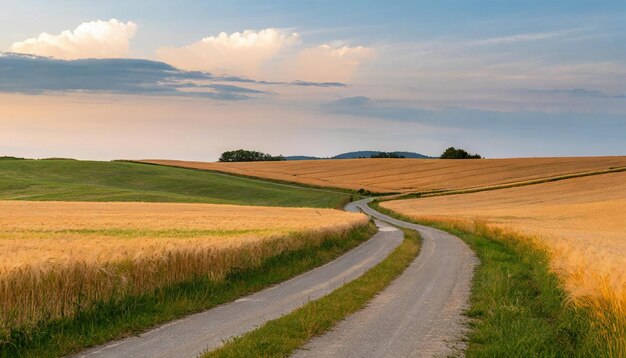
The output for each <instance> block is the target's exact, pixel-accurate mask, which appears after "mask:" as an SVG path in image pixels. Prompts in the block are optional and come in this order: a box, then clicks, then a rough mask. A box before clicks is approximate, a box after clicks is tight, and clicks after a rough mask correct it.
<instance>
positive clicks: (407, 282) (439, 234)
mask: <svg viewBox="0 0 626 358" xmlns="http://www.w3.org/2000/svg"><path fill="white" fill-rule="evenodd" d="M367 202H368V200H362V201H358V202H355V203H352V204H351V205H352V206H353V207H357V208H359V209H361V210H362V211H363V212H365V213H366V214H368V215H370V216H372V217H374V218H376V219H379V220H383V221H385V222H388V223H391V224H393V225H395V226H399V227H404V228H408V229H413V230H417V231H419V232H420V233H421V235H422V237H423V243H422V250H421V252H420V255H419V256H418V257H417V258H416V259H415V260H414V261H413V262H412V263H411V265H410V266H409V267H408V268H407V269H406V270H405V271H404V272H403V273H402V274H401V275H400V276H399V277H398V278H396V280H394V281H393V282H392V283H391V285H389V287H387V288H386V289H385V290H383V292H381V293H380V294H379V295H378V296H376V297H375V298H374V299H373V300H372V301H371V302H370V303H369V304H368V306H367V307H366V308H364V309H363V310H361V311H359V312H357V313H356V314H354V315H352V316H350V317H348V318H347V319H346V320H344V321H342V322H341V323H339V324H338V325H337V326H336V327H335V328H334V329H333V330H332V331H330V332H329V333H327V334H325V335H322V336H320V337H317V338H314V339H313V340H312V341H310V342H309V343H308V344H306V345H305V346H304V347H303V348H302V349H300V350H299V351H297V352H296V353H295V354H294V356H295V357H446V356H451V355H458V354H462V351H463V348H464V343H463V341H462V339H463V336H464V334H465V330H466V328H465V324H464V319H463V315H462V313H463V311H464V309H465V308H466V307H467V303H468V299H469V294H470V287H471V281H472V276H473V273H474V268H475V267H476V265H478V263H479V261H478V258H477V257H476V255H475V254H474V252H473V251H472V250H471V249H470V248H469V247H468V246H467V245H466V244H465V243H464V242H463V241H462V240H461V239H459V238H458V237H456V236H453V235H450V234H448V233H446V232H444V231H441V230H437V229H434V228H431V227H428V226H422V225H416V224H411V223H407V222H404V221H400V220H396V219H394V218H391V217H389V216H387V215H383V214H381V213H379V212H377V211H375V210H373V209H371V208H370V207H369V206H367Z"/></svg>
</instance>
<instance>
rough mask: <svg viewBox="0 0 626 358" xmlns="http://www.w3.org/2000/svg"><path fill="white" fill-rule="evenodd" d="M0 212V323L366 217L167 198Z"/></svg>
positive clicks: (22, 320) (251, 261) (338, 230)
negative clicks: (179, 202) (198, 202)
mask: <svg viewBox="0 0 626 358" xmlns="http://www.w3.org/2000/svg"><path fill="white" fill-rule="evenodd" d="M0 212H2V215H1V216H0V263H1V264H0V305H2V307H0V308H1V310H0V312H2V317H0V321H2V325H3V326H5V328H6V327H11V326H16V325H22V324H28V323H34V322H36V321H38V320H40V319H42V318H44V317H45V318H46V319H50V318H58V317H66V316H71V315H72V314H74V313H75V312H76V310H77V309H78V308H77V307H79V306H80V307H82V308H84V307H89V305H90V304H93V303H94V302H98V301H103V300H109V299H112V298H118V297H123V296H124V295H128V294H140V293H144V292H149V291H150V290H153V289H156V288H159V287H164V286H167V285H170V284H174V283H177V282H182V281H185V280H189V279H191V278H193V277H197V276H198V275H204V276H208V277H211V278H213V279H217V280H219V279H221V278H223V277H224V276H225V275H226V274H227V273H228V272H229V271H230V270H232V269H233V268H235V267H237V268H241V267H254V265H256V264H259V263H260V261H261V260H263V259H264V258H267V257H270V256H273V255H276V254H278V253H280V252H284V251H288V250H294V249H298V248H300V247H304V246H305V245H311V244H316V243H320V242H321V241H323V240H325V238H327V237H329V236H330V235H333V234H342V233H347V232H348V231H350V230H352V229H354V228H355V227H358V226H363V225H366V224H367V221H368V219H367V217H365V216H364V215H362V214H353V213H347V212H343V211H338V210H332V209H309V208H277V207H253V206H234V205H213V204H174V203H167V204H164V203H86V202H80V203H78V202H24V201H0ZM0 328H2V327H0Z"/></svg>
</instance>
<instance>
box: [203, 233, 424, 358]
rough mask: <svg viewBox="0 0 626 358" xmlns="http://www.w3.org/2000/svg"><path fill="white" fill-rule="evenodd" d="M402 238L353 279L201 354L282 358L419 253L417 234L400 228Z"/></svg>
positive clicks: (329, 325)
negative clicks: (363, 272)
mask: <svg viewBox="0 0 626 358" xmlns="http://www.w3.org/2000/svg"><path fill="white" fill-rule="evenodd" d="M404 232H405V240H404V241H403V242H402V243H401V244H400V246H398V247H397V248H396V249H395V250H394V251H393V252H392V253H391V254H390V255H389V256H388V257H387V258H386V259H385V260H383V261H382V262H381V263H379V264H378V265H376V266H374V267H373V268H371V269H370V270H368V271H367V272H366V273H365V274H363V275H362V276H361V277H359V278H357V279H356V280H354V281H352V282H350V283H348V284H346V285H344V286H342V287H340V288H338V289H337V290H335V291H333V292H332V293H331V294H329V295H327V296H324V297H322V298H320V299H318V300H315V301H312V302H309V303H307V304H306V305H304V306H303V307H301V308H299V309H297V310H296V311H294V312H292V313H290V314H288V315H285V316H283V317H281V318H278V319H276V320H273V321H270V322H268V323H266V324H265V325H263V326H262V327H260V328H258V329H256V330H254V331H252V332H249V333H247V334H245V335H243V336H241V337H238V338H236V339H234V340H232V341H230V342H227V343H226V344H225V345H224V346H223V347H221V348H219V349H217V350H215V351H212V352H209V353H207V354H205V356H204V357H205V358H210V357H285V356H287V355H289V354H290V353H291V352H293V351H294V350H295V349H297V348H298V347H300V346H302V345H303V344H304V343H306V342H307V341H308V340H309V339H311V338H312V337H314V336H317V335H321V334H323V333H324V332H326V331H328V330H330V329H331V328H332V327H333V326H334V325H336V324H337V323H338V322H339V321H340V320H342V319H344V318H346V317H347V316H348V315H350V314H352V313H354V312H356V311H358V310H360V309H361V308H363V307H364V306H365V304H366V303H367V302H368V301H369V300H371V299H372V298H373V297H374V296H375V295H376V294H377V293H378V292H380V291H381V290H383V289H384V288H385V287H386V286H387V285H389V283H391V281H392V280H393V279H394V278H395V277H397V276H398V275H399V274H401V273H402V272H403V271H404V269H405V268H406V267H407V266H408V265H409V264H410V263H411V262H412V261H413V259H414V258H415V257H416V256H417V254H418V253H419V240H420V238H419V234H418V233H417V232H416V231H413V230H404Z"/></svg>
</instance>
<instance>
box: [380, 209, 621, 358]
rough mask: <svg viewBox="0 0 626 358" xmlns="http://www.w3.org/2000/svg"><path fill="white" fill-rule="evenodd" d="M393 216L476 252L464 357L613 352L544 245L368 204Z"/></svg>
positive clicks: (613, 343)
mask: <svg viewBox="0 0 626 358" xmlns="http://www.w3.org/2000/svg"><path fill="white" fill-rule="evenodd" d="M372 206H373V207H375V208H376V210H379V211H380V212H383V213H385V214H387V215H390V216H393V217H396V218H398V219H401V220H404V221H409V222H416V223H418V224H423V225H428V226H433V227H436V228H439V229H441V230H445V231H448V232H450V233H452V234H454V235H456V236H458V237H460V238H461V239H463V240H464V241H465V242H466V243H467V244H468V245H469V246H470V247H471V248H472V249H473V250H474V251H475V252H476V254H477V255H478V257H479V258H480V260H481V265H480V266H479V267H478V268H477V270H476V272H475V274H474V281H473V283H472V294H471V298H470V304H471V307H470V309H469V310H468V311H467V313H466V314H467V316H469V317H470V318H471V319H472V323H471V332H470V334H469V336H468V349H467V352H466V355H467V356H468V357H539V356H541V357H591V356H593V357H618V356H623V354H624V350H623V346H624V343H623V342H621V343H620V342H619V340H616V339H612V338H611V337H610V336H607V334H606V330H605V328H606V327H604V326H602V324H597V322H596V317H594V316H593V314H592V312H591V311H590V310H588V309H585V308H580V307H577V306H575V305H573V304H572V303H571V302H570V301H568V299H567V295H566V293H565V291H564V290H563V288H562V286H561V284H560V282H559V279H558V278H557V276H556V275H555V274H554V273H553V272H551V271H550V267H549V257H548V254H547V252H546V251H544V250H542V249H539V248H538V247H537V246H535V245H534V244H532V243H531V242H527V241H524V240H520V238H519V237H517V236H514V235H509V234H507V233H505V232H503V231H498V230H493V229H488V228H487V227H486V226H485V225H484V224H482V223H480V222H475V223H473V224H472V225H463V224H460V223H459V222H453V221H448V222H444V221H438V222H435V221H429V222H425V221H422V222H420V221H418V220H415V219H411V218H409V217H406V216H403V215H400V214H398V213H396V212H393V211H391V210H388V209H385V208H381V207H378V206H377V204H376V203H374V204H372Z"/></svg>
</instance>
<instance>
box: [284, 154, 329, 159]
mask: <svg viewBox="0 0 626 358" xmlns="http://www.w3.org/2000/svg"><path fill="white" fill-rule="evenodd" d="M284 158H285V160H315V159H321V158H318V157H311V156H308V155H290V156H288V157H284Z"/></svg>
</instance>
